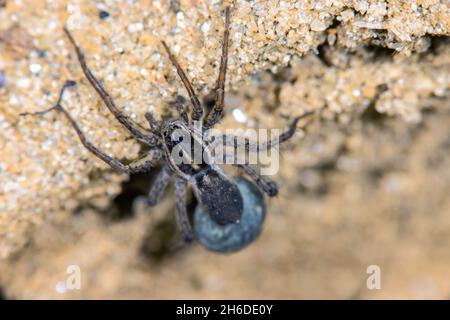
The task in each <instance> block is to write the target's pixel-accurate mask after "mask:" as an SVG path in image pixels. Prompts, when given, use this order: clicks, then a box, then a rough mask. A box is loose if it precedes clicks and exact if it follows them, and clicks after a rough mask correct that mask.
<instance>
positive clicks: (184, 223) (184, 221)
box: [175, 178, 194, 242]
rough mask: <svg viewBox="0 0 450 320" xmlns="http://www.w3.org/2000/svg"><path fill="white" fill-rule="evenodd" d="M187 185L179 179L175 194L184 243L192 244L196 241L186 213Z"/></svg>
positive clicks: (176, 182) (176, 183)
mask: <svg viewBox="0 0 450 320" xmlns="http://www.w3.org/2000/svg"><path fill="white" fill-rule="evenodd" d="M186 184H187V182H186V181H185V180H183V179H180V178H178V179H177V180H176V181H175V193H176V196H177V212H178V221H179V223H180V226H181V230H182V232H183V238H184V241H185V242H192V241H193V240H194V234H193V232H192V228H191V225H190V223H189V218H188V215H187V211H186V200H185V196H186Z"/></svg>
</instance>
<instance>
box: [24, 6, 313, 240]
mask: <svg viewBox="0 0 450 320" xmlns="http://www.w3.org/2000/svg"><path fill="white" fill-rule="evenodd" d="M229 27H230V8H229V7H227V8H226V10H225V31H224V34H223V44H222V56H221V59H220V70H219V76H218V78H217V84H216V87H215V102H214V106H213V107H212V109H211V110H210V111H209V113H207V114H205V110H204V108H203V107H202V105H201V103H200V100H199V99H198V97H197V95H196V93H195V91H194V89H193V87H192V85H191V83H190V81H189V79H188V78H187V76H186V74H185V72H184V71H183V68H182V67H181V66H180V65H179V63H178V62H177V60H176V58H175V57H174V56H173V54H172V53H171V51H170V49H169V47H168V46H167V44H166V43H165V42H164V41H162V43H161V44H162V46H163V48H164V49H165V51H166V52H167V54H168V57H169V59H170V61H171V63H172V64H173V66H174V67H175V68H176V71H177V73H178V75H179V77H180V79H181V81H182V82H183V85H184V87H185V88H186V91H187V93H188V95H189V100H190V104H191V107H192V112H191V113H190V115H189V113H188V111H186V106H185V101H186V100H185V99H178V100H177V103H176V104H175V105H176V107H177V111H178V114H179V118H176V119H169V120H163V121H161V122H158V121H156V120H155V118H154V117H153V116H152V114H151V113H146V115H145V117H146V119H147V121H148V124H149V127H148V128H144V127H143V126H141V125H139V124H137V123H136V122H134V121H133V120H131V119H130V118H129V117H128V116H126V115H125V114H124V113H123V112H122V111H121V110H119V108H118V107H117V106H116V104H115V103H114V101H113V99H112V98H111V96H110V95H109V93H108V92H107V91H106V89H105V88H104V86H103V85H102V84H101V83H100V81H98V79H97V78H96V77H95V76H94V74H93V73H92V71H91V70H90V69H89V67H88V66H87V63H86V60H85V56H84V54H83V53H82V50H81V48H80V47H79V46H78V45H77V43H76V42H75V40H74V38H73V36H72V35H71V33H70V32H69V30H67V28H64V32H65V34H66V36H67V37H68V39H69V41H70V42H71V44H72V45H73V47H74V49H75V52H76V55H77V58H78V61H79V63H80V66H81V69H82V71H83V73H84V75H85V76H86V78H87V79H88V81H89V82H90V84H91V85H92V87H93V88H94V89H95V90H96V92H97V93H98V95H99V96H100V97H101V99H102V100H103V102H104V104H105V105H106V107H107V108H108V109H109V110H110V111H111V113H112V114H113V115H114V117H115V118H116V119H117V121H119V122H120V123H121V124H122V125H123V126H124V127H125V128H126V129H127V130H128V131H129V132H130V133H131V135H132V136H133V137H134V138H135V139H137V140H138V141H140V142H142V143H144V144H146V145H147V146H148V147H149V151H148V153H146V154H145V156H144V157H142V158H140V159H138V160H136V161H133V162H131V163H129V164H124V163H122V162H121V161H119V160H117V159H114V158H112V157H110V156H109V155H107V154H106V153H105V152H103V151H101V150H99V149H98V148H97V147H96V146H95V145H93V144H92V143H91V142H90V141H89V140H88V139H87V138H86V136H85V135H84V133H83V131H82V130H81V128H80V127H79V125H78V124H77V122H76V121H75V120H74V119H73V118H72V116H71V115H70V113H69V112H68V111H67V110H66V109H65V108H64V107H63V106H62V98H63V94H64V91H65V90H66V89H67V88H69V87H71V86H74V85H75V82H74V81H66V82H65V84H64V85H63V87H62V89H61V91H60V93H59V97H58V100H57V102H56V104H55V106H53V107H52V108H50V109H48V110H44V111H40V112H35V113H31V114H33V115H43V114H45V113H47V112H49V111H52V110H58V111H60V112H62V113H63V114H64V116H65V117H66V118H67V120H68V121H69V122H70V124H71V125H72V127H73V128H74V130H75V131H76V133H77V134H78V137H79V138H80V140H81V143H82V144H83V145H84V147H86V148H87V149H88V150H89V151H90V152H91V153H92V154H93V155H95V156H96V157H98V158H99V159H101V160H102V161H104V162H105V163H107V164H108V165H109V166H110V167H111V168H113V169H114V170H116V171H119V172H124V173H127V174H134V173H138V172H146V171H149V170H150V169H151V168H153V167H155V166H156V165H162V166H161V170H160V172H159V173H158V175H157V177H156V179H155V181H154V182H153V185H152V187H151V189H150V192H149V194H148V199H147V203H148V204H149V205H156V204H157V203H158V200H159V199H160V198H161V195H162V194H163V192H164V190H165V189H166V187H167V185H168V184H169V182H170V180H171V179H172V178H174V180H175V181H174V189H175V193H176V199H177V200H176V208H177V213H178V221H179V223H180V226H181V230H182V233H183V237H184V240H185V241H187V242H190V241H192V240H194V233H193V231H192V228H191V225H190V222H189V219H188V215H187V211H186V204H185V194H186V190H187V186H188V184H190V185H191V187H192V189H193V191H194V195H195V196H196V198H197V200H198V202H199V204H200V206H201V207H202V209H203V210H204V211H206V212H207V214H208V215H209V217H210V218H211V219H212V221H213V222H214V223H215V224H217V225H218V226H227V225H230V224H237V223H239V221H240V219H241V216H242V214H243V210H244V199H243V196H242V193H241V191H240V189H239V188H238V184H237V182H236V180H235V179H232V178H230V177H229V176H228V175H227V174H225V173H224V171H223V170H222V169H221V168H220V166H219V165H217V164H214V163H200V164H198V163H197V164H194V163H192V161H190V160H189V159H187V161H183V162H182V163H178V162H176V161H174V158H173V154H172V153H173V151H174V148H176V147H179V146H180V142H181V141H180V139H179V136H180V132H181V134H182V135H183V136H187V137H188V138H189V139H190V140H191V141H192V142H193V143H194V144H198V145H200V148H201V150H202V151H203V152H204V153H206V154H208V152H209V151H208V145H209V143H210V141H206V140H205V139H204V138H203V135H202V133H203V132H204V131H205V130H208V129H210V128H212V127H214V126H215V125H216V124H217V123H218V122H219V121H220V120H221V118H222V117H223V114H224V97H225V80H226V73H227V57H228V42H229V40H228V38H229ZM25 114H30V113H24V114H22V115H25ZM309 114H311V113H306V114H304V115H302V116H300V117H296V118H295V119H293V121H292V122H291V124H290V126H289V128H288V129H287V130H286V131H285V132H283V133H282V134H281V135H280V136H279V137H278V139H276V140H273V141H272V140H270V141H268V142H267V143H266V144H265V146H264V148H271V147H273V146H274V145H275V144H278V143H281V142H284V141H286V140H288V139H289V138H291V137H292V135H293V134H294V132H295V130H296V126H297V123H298V121H299V119H300V118H302V117H304V116H307V115H309ZM194 122H197V123H201V124H202V125H201V129H198V128H196V127H195V126H194V125H193V123H194ZM175 133H177V134H175ZM225 141H227V140H225ZM234 147H235V148H238V147H239V148H245V149H246V150H253V151H256V152H257V151H258V150H259V149H260V148H261V146H259V145H256V144H255V143H254V142H252V141H250V139H246V140H245V143H244V145H240V146H234ZM181 150H182V151H184V152H182V153H183V155H182V156H184V157H186V156H187V155H188V154H189V151H190V150H183V149H182V148H181ZM185 160H186V159H185ZM234 165H236V166H239V167H240V168H242V169H243V170H244V172H245V173H246V174H247V175H248V176H249V177H250V178H251V179H252V180H253V181H254V183H255V184H256V185H257V186H258V187H259V188H260V189H261V190H263V191H264V192H265V193H266V194H267V195H268V196H270V197H273V196H276V195H277V193H278V187H277V185H276V184H275V182H273V181H271V180H270V179H268V178H267V177H264V176H261V175H259V174H258V172H257V170H255V169H254V167H253V166H251V165H249V164H247V163H244V164H234ZM261 198H262V197H261ZM258 199H260V198H258ZM258 201H259V200H258Z"/></svg>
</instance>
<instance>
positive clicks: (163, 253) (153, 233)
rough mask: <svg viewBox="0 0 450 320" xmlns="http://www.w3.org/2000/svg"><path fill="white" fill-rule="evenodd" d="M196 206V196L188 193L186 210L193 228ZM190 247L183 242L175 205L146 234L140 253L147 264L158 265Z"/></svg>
mask: <svg viewBox="0 0 450 320" xmlns="http://www.w3.org/2000/svg"><path fill="white" fill-rule="evenodd" d="M196 206H197V200H196V199H195V197H194V195H193V194H192V193H188V196H187V200H186V209H187V212H188V216H189V220H190V222H191V226H192V225H193V224H192V220H193V215H194V210H195V208H196ZM189 247H190V244H187V243H184V242H183V240H182V236H181V230H180V228H179V227H178V225H177V221H176V204H174V205H173V208H172V210H170V211H169V212H167V214H166V215H165V216H164V219H163V220H161V221H159V222H158V223H157V224H156V226H152V228H151V230H149V231H148V232H147V233H146V236H145V238H144V239H143V240H142V244H141V248H140V253H141V255H142V257H143V258H144V259H145V260H146V261H147V262H149V263H152V264H156V265H158V264H161V263H163V262H164V261H167V260H168V259H171V258H173V257H174V256H175V255H177V254H179V253H181V252H183V251H184V250H183V249H187V248H189Z"/></svg>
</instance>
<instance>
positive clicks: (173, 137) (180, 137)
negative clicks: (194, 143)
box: [172, 136, 183, 143]
mask: <svg viewBox="0 0 450 320" xmlns="http://www.w3.org/2000/svg"><path fill="white" fill-rule="evenodd" d="M172 141H173V142H177V143H180V142H182V141H183V136H178V137H177V136H172Z"/></svg>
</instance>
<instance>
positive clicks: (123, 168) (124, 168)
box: [20, 81, 158, 174]
mask: <svg viewBox="0 0 450 320" xmlns="http://www.w3.org/2000/svg"><path fill="white" fill-rule="evenodd" d="M75 84H76V83H75V82H74V81H66V82H65V83H64V85H63V87H62V88H61V91H60V93H59V97H58V101H57V102H56V105H55V106H53V107H51V108H50V109H47V110H44V111H39V112H35V113H28V112H27V113H22V114H20V115H21V116H25V115H44V114H46V113H47V112H50V111H52V110H58V111H60V112H62V113H63V114H64V116H65V117H66V118H67V120H69V122H70V124H71V125H72V127H73V128H74V129H75V131H76V132H77V134H78V137H79V138H80V140H81V143H82V144H83V145H84V147H85V148H86V149H88V150H89V151H90V152H91V153H92V154H94V155H95V156H96V157H98V158H99V159H101V160H103V161H104V162H105V163H107V164H108V165H109V166H110V167H111V168H113V169H114V170H116V171H120V172H124V173H128V174H133V173H137V172H142V171H147V170H149V169H150V168H151V167H153V166H154V165H155V163H156V160H158V159H146V161H144V162H143V163H139V164H137V165H133V164H130V165H126V164H123V163H122V162H120V161H119V160H117V159H114V158H112V157H110V156H109V155H107V154H106V153H104V152H103V151H101V150H100V149H98V148H97V147H96V146H94V145H93V144H92V143H91V142H90V141H89V140H88V139H87V138H86V136H85V135H84V133H83V131H82V130H81V129H80V127H79V126H78V124H77V122H76V121H75V119H73V118H72V116H71V115H70V114H69V112H68V111H67V110H66V109H64V108H63V107H62V105H61V100H62V97H63V95H64V92H65V90H66V89H67V88H69V87H72V86H74V85H75Z"/></svg>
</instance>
